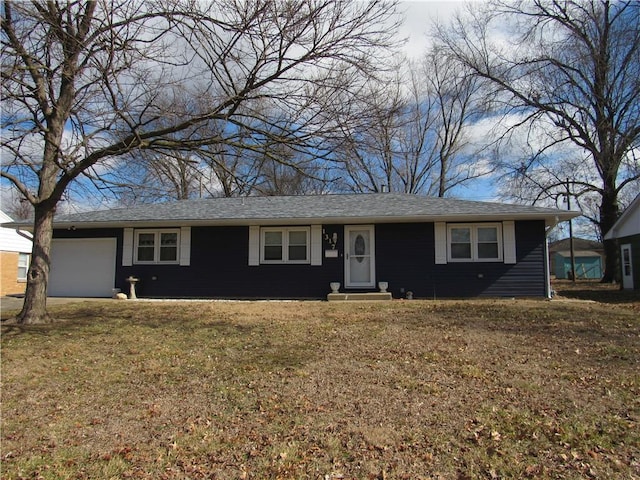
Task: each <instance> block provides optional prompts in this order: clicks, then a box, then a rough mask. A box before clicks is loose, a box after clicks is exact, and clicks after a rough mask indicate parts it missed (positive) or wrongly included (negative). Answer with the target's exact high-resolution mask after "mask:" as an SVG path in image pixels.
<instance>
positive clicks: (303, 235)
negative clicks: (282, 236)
mask: <svg viewBox="0 0 640 480" xmlns="http://www.w3.org/2000/svg"><path fill="white" fill-rule="evenodd" d="M306 244H307V232H305V231H301V232H296V231H293V232H289V245H306Z"/></svg>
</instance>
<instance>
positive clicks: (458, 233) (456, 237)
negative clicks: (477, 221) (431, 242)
mask: <svg viewBox="0 0 640 480" xmlns="http://www.w3.org/2000/svg"><path fill="white" fill-rule="evenodd" d="M470 242H471V229H470V228H452V229H451V243H470Z"/></svg>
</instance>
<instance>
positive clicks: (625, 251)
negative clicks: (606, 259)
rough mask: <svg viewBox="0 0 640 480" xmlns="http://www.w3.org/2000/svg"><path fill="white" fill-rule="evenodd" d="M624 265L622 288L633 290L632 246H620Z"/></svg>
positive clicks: (628, 244)
mask: <svg viewBox="0 0 640 480" xmlns="http://www.w3.org/2000/svg"><path fill="white" fill-rule="evenodd" d="M620 250H621V251H620V254H621V255H620V257H621V260H622V261H621V263H622V288H624V289H633V263H632V262H631V259H632V256H631V244H630V243H627V244H625V245H621V246H620Z"/></svg>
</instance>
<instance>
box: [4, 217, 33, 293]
mask: <svg viewBox="0 0 640 480" xmlns="http://www.w3.org/2000/svg"><path fill="white" fill-rule="evenodd" d="M11 221H12V220H11V217H9V215H7V214H5V213H4V212H2V211H0V223H6V222H11ZM30 256H31V234H30V233H28V232H22V231H21V232H18V231H16V229H15V228H4V227H1V228H0V272H2V275H1V277H0V296H5V295H19V294H22V293H24V290H25V287H26V285H27V270H29V258H30Z"/></svg>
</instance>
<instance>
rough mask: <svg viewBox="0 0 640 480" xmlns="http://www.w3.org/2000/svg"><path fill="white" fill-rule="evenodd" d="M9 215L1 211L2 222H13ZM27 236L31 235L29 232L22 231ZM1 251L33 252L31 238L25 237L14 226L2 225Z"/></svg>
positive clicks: (0, 235)
mask: <svg viewBox="0 0 640 480" xmlns="http://www.w3.org/2000/svg"><path fill="white" fill-rule="evenodd" d="M11 221H12V219H11V217H10V216H9V215H7V214H6V213H4V212H1V211H0V223H5V222H11ZM22 234H24V235H26V236H27V237H31V234H30V233H28V232H22ZM0 251H3V252H17V253H31V240H29V239H28V238H25V237H24V236H22V235H21V234H19V233H18V232H16V230H15V229H13V228H5V227H0Z"/></svg>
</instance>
